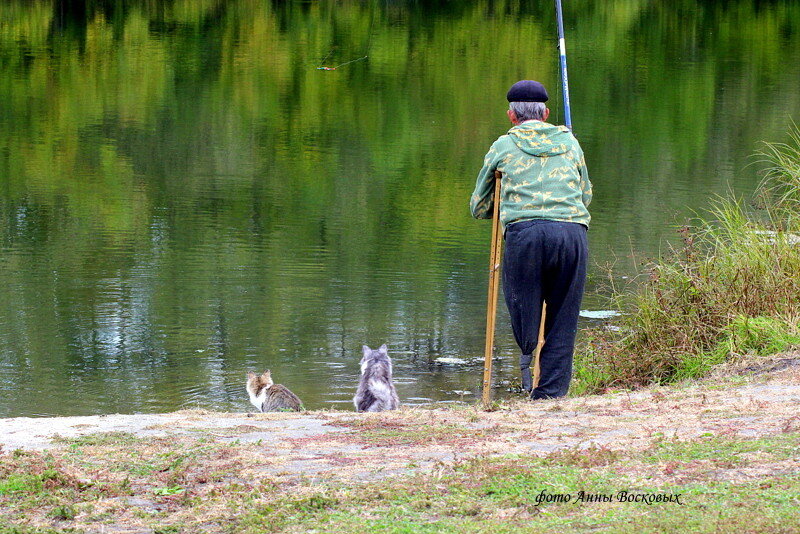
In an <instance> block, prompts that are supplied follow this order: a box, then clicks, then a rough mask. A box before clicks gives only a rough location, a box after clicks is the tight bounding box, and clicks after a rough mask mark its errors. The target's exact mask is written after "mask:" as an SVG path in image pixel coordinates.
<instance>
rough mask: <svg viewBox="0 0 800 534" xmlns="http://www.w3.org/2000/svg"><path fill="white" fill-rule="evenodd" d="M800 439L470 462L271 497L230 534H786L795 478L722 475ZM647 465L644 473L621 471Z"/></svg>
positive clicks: (794, 506)
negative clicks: (310, 533) (657, 476)
mask: <svg viewBox="0 0 800 534" xmlns="http://www.w3.org/2000/svg"><path fill="white" fill-rule="evenodd" d="M797 443H798V436H797V435H796V434H794V435H787V436H778V437H776V438H764V439H759V440H749V441H748V440H741V439H725V438H714V439H707V440H701V442H699V443H688V442H664V443H660V444H658V445H657V446H655V447H654V448H653V449H651V450H647V451H645V452H643V453H632V454H622V453H617V454H616V455H608V454H602V453H601V456H602V461H600V462H598V463H597V464H596V465H594V466H591V467H587V465H579V464H581V462H573V463H570V462H569V461H567V462H566V463H565V462H564V460H565V459H566V460H569V455H566V456H565V455H564V454H563V453H557V454H554V455H551V456H550V457H546V458H535V457H528V456H515V457H505V458H482V459H475V460H470V461H465V462H462V463H460V464H458V465H457V466H456V467H455V468H454V469H452V471H451V472H449V473H448V474H447V475H445V476H443V477H432V476H430V475H418V476H414V477H409V478H403V479H400V480H392V481H387V482H382V483H375V484H369V485H364V486H348V487H341V486H338V487H334V486H328V487H325V488H321V489H320V490H319V491H318V492H317V493H315V494H314V495H312V496H311V497H306V498H304V499H299V500H297V499H282V500H278V501H273V502H271V503H270V504H269V505H266V506H261V507H258V506H257V507H254V508H253V509H252V510H251V511H250V512H249V513H248V514H247V515H246V517H244V518H242V520H241V522H240V523H239V524H238V525H237V531H241V532H258V531H259V530H260V529H263V528H265V527H266V526H267V525H269V526H271V527H273V528H275V529H276V530H279V531H290V532H301V531H304V530H305V529H309V530H310V529H314V528H320V525H325V526H324V527H322V530H321V531H323V532H379V531H380V532H383V531H389V532H413V533H417V532H419V533H422V532H516V531H519V529H524V530H526V531H558V532H584V531H586V530H590V529H591V530H594V529H600V530H602V531H609V532H642V531H645V532H656V531H681V532H719V531H733V530H738V531H742V532H791V531H793V530H794V529H797V528H800V519H799V518H798V511H800V501H798V495H799V494H798V491H799V490H800V477H798V475H796V474H791V475H783V476H764V477H763V478H762V479H759V480H756V481H746V482H730V481H724V480H719V479H718V472H719V470H720V469H726V468H738V467H739V466H740V465H741V463H740V462H739V461H738V460H735V459H736V458H737V455H740V454H743V453H747V452H759V453H761V454H762V456H763V457H764V458H763V459H764V460H765V461H767V460H777V459H783V458H788V457H793V456H792V455H796V454H797V449H798V446H797ZM593 455H594V456H597V451H595V452H594V453H593V454H592V453H590V454H589V456H593ZM575 458H577V455H575ZM731 458H733V459H734V460H729V461H726V462H722V461H721V460H722V459H731ZM642 465H644V466H646V469H644V470H642V469H641V468H640V469H638V470H637V471H634V472H633V473H629V472H628V471H629V470H631V469H635V468H636V466H642ZM684 465H685V466H689V467H688V468H687V469H689V468H690V470H691V473H690V475H688V476H681V477H676V478H675V479H674V480H671V481H666V482H655V483H653V482H648V478H649V475H650V474H652V473H662V472H664V471H665V470H666V469H675V470H677V471H679V472H680V471H681V470H682V466H684ZM542 491H544V492H545V493H546V494H551V495H552V494H561V495H569V496H570V502H555V503H541V504H538V505H537V496H539V495H540V494H541V493H542ZM621 491H626V492H628V493H629V494H646V495H672V496H675V495H678V494H679V495H680V497H678V499H679V501H680V504H678V503H676V502H657V503H653V504H649V505H648V504H644V503H637V502H619V497H618V496H619V494H620V492H621ZM580 492H583V495H584V496H585V495H587V494H591V495H594V496H597V495H604V496H606V497H607V501H608V502H589V501H587V500H586V499H585V498H584V500H582V501H581V500H578V496H579V495H581V493H580ZM673 498H674V497H673Z"/></svg>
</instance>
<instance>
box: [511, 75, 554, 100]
mask: <svg viewBox="0 0 800 534" xmlns="http://www.w3.org/2000/svg"><path fill="white" fill-rule="evenodd" d="M506 98H507V99H508V101H509V102H547V89H545V88H544V85H542V84H540V83H539V82H537V81H534V80H520V81H518V82H517V83H515V84H514V85H512V86H511V89H509V90H508V94H507V95H506Z"/></svg>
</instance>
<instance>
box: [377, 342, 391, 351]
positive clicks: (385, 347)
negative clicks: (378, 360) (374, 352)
mask: <svg viewBox="0 0 800 534" xmlns="http://www.w3.org/2000/svg"><path fill="white" fill-rule="evenodd" d="M378 350H379V351H380V352H382V353H384V354H389V347H387V346H386V343H384V344H383V345H381V348H379V349H378Z"/></svg>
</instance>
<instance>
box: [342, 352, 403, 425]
mask: <svg viewBox="0 0 800 534" xmlns="http://www.w3.org/2000/svg"><path fill="white" fill-rule="evenodd" d="M363 351H364V356H363V357H362V358H361V379H360V380H359V382H358V391H356V396H355V397H353V404H355V405H356V411H358V412H382V411H384V410H395V409H397V407H398V406H400V400H399V399H398V398H397V392H396V391H395V390H394V384H392V360H391V358H389V351H388V349H387V348H386V345H381V348H379V349H378V350H372V349H370V348H369V347H368V346H366V345H364V347H363Z"/></svg>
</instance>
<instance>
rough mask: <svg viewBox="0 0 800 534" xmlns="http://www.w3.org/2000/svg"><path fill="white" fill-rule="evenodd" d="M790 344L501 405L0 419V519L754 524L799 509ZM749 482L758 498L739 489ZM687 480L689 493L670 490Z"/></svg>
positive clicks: (338, 524) (118, 526) (23, 522)
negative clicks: (646, 383)
mask: <svg viewBox="0 0 800 534" xmlns="http://www.w3.org/2000/svg"><path fill="white" fill-rule="evenodd" d="M794 356H796V355H794ZM781 361H783V360H781ZM786 361H791V362H793V363H792V364H791V365H782V366H781V365H771V366H766V367H764V369H762V370H757V371H755V372H750V373H749V374H745V375H740V374H733V375H727V376H724V377H717V378H710V379H707V380H704V381H702V382H697V383H692V384H684V385H680V386H670V387H666V386H659V387H650V388H645V389H642V390H637V391H618V392H612V393H607V394H604V395H592V396H586V397H573V398H566V399H559V400H552V401H538V402H526V401H511V402H501V403H498V405H497V408H496V409H495V411H491V412H486V411H483V410H481V409H480V408H479V407H477V406H448V407H437V408H417V407H405V408H401V409H399V410H396V411H392V412H381V413H372V414H357V413H355V412H337V411H315V412H305V413H268V414H246V413H241V414H231V413H218V412H209V411H202V410H188V411H179V412H173V413H168V414H152V415H136V414H134V415H120V414H115V415H99V416H79V417H59V418H24V417H23V418H10V419H0V427H2V428H3V429H4V430H5V431H4V432H3V433H2V434H0V445H2V447H0V510H2V511H3V519H0V533H3V534H6V533H11V532H14V533H17V532H22V533H25V534H28V533H31V534H33V533H36V534H39V533H45V532H46V533H48V534H52V533H61V532H64V533H66V532H74V531H78V532H98V533H99V532H103V533H110V532H114V533H117V534H126V533H127V534H144V533H147V534H159V533H165V532H187V533H194V532H198V533H199V532H236V533H239V532H253V533H255V532H263V531H264V529H269V530H270V531H275V532H305V531H309V530H318V529H319V527H320V525H322V524H323V523H324V524H327V526H326V527H325V529H323V530H325V531H334V530H335V531H340V532H370V531H375V532H378V531H380V532H384V531H386V530H387V529H389V530H392V529H394V528H400V531H403V532H431V531H437V532H439V531H444V532H464V531H485V529H486V528H489V530H491V531H493V532H494V531H498V532H506V531H509V532H510V531H513V530H516V529H518V528H531V527H532V526H536V527H539V528H543V529H554V528H556V527H558V529H560V531H564V532H573V531H574V532H580V531H584V526H585V525H587V524H594V522H596V521H599V525H601V526H603V525H605V527H606V528H612V530H613V528H614V525H616V526H617V527H619V528H620V529H622V530H624V528H622V527H625V528H628V527H630V526H631V525H632V524H636V525H638V526H641V528H645V530H646V529H647V528H655V529H656V530H662V531H663V530H664V529H667V530H670V529H672V528H673V527H676V528H677V527H678V526H680V524H681V522H684V523H685V522H686V521H690V520H696V519H697V518H698V517H702V515H703V514H706V513H709V512H708V510H710V509H715V510H716V509H717V508H719V509H720V510H723V512H720V513H724V514H733V515H734V516H735V517H737V518H740V519H741V521H742V523H741V524H742V525H743V526H746V525H750V524H751V523H750V522H751V521H753V517H754V514H756V515H755V517H762V518H765V519H764V520H767V519H769V520H770V521H772V520H773V518H772V515H771V514H776V513H777V514H780V517H781V519H780V521H781V523H780V524H781V525H784V526H786V525H787V524H795V523H797V526H798V527H800V514H799V513H798V512H800V504H798V503H797V502H796V495H797V493H796V491H795V490H797V489H800V477H798V476H797V473H798V472H800V455H798V454H797V451H798V449H797V443H798V440H800V417H798V416H797V403H798V399H800V365H796V362H797V361H798V359H797V358H790V359H788V360H786ZM514 481H520V482H519V484H521V485H520V486H517V485H515V484H517V482H514ZM521 481H524V483H523V482H521ZM509 484H511V485H512V486H513V487H511V486H508V485H509ZM698 487H701V488H706V489H702V490H698V489H697V488H698ZM504 488H505V489H504ZM769 488H773V489H769ZM778 490H780V495H778V496H777V497H776V496H774V495H772V494H771V493H770V492H773V493H774V492H775V491H778ZM542 491H544V492H545V494H546V495H554V494H559V495H567V496H572V497H576V496H580V495H584V496H585V495H588V494H590V493H591V494H597V495H605V496H608V495H618V494H619V492H629V493H631V494H636V495H644V496H645V497H642V498H643V499H649V500H654V499H661V500H663V502H661V501H658V503H656V504H652V503H651V504H652V506H650V505H648V508H647V513H646V514H644V515H642V513H640V512H641V511H643V509H642V508H641V507H640V505H638V504H637V505H634V504H635V503H626V502H617V503H616V504H613V505H609V504H603V503H588V502H581V505H580V506H576V505H575V503H574V502H573V503H572V504H566V503H559V502H550V501H548V502H542V503H537V502H536V498H537V495H542V493H541V492H542ZM580 492H583V493H580ZM741 492H748V493H749V494H750V498H749V499H750V500H749V501H748V502H749V503H750V504H749V505H748V506H750V507H749V508H748V506H739V507H731V506H730V502H731V499H733V498H734V497H736V496H737V495H740V494H741ZM765 492H766V493H765ZM787 492H788V493H787ZM677 494H681V495H682V497H681V498H680V504H675V502H676V501H674V500H673V501H669V499H668V498H669V496H670V495H677ZM784 494H785V495H786V497H785V499H784ZM648 495H650V496H652V497H647V496H648ZM659 495H661V496H662V497H658V496H659ZM760 495H763V496H764V498H765V499H768V500H769V502H771V507H762V506H761V504H760V502H759V496H760ZM770 495H772V496H770ZM570 498H571V497H570ZM736 498H738V497H736ZM453 499H455V500H456V501H457V502H451V503H450V504H447V505H446V506H445V505H443V504H441V505H439V504H435V503H437V502H442V503H443V502H450V501H451V500H453ZM498 499H500V501H498ZM775 499H779V500H780V499H784V500H780V503H781V504H780V506H778V507H775V506H774V502H775ZM654 502H655V501H654ZM425 503H428V504H425ZM540 505H541V506H542V507H543V508H539V506H540ZM442 506H445V507H444V508H442ZM603 506H606V507H608V506H613V508H612V511H613V514H612V515H613V516H614V517H616V518H617V519H614V518H613V517H611V516H609V513H611V512H609V511H608V510H607V509H606V508H603ZM543 510H545V511H547V510H550V512H546V513H543V512H542V511H543ZM715 513H716V512H715ZM376 514H377V515H376ZM687 514H688V515H687ZM759 514H760V515H759ZM787 517H788V518H790V519H786V518H787ZM565 518H572V520H574V523H569V522H568V521H567V522H566V523H565V521H566V519H565ZM791 518H794V519H791ZM738 520H739V519H737V521H738ZM409 521H411V523H408V522H409ZM776 521H777V520H776ZM786 521H790V523H786ZM791 521H794V523H791ZM675 522H677V523H675ZM708 524H709V525H712V526H713V522H712V523H708ZM737 524H738V523H737ZM770 524H772V523H770ZM776 524H777V523H776ZM402 525H406V526H408V528H406V529H405V530H403V529H402V528H401V527H402ZM409 525H410V526H409ZM564 525H568V526H569V528H565V526H564ZM14 529H16V530H14ZM26 529H27V530H26ZM42 529H44V530H42ZM69 529H74V530H69ZM745 530H747V529H745ZM687 531H702V532H704V531H711V530H709V529H706V530H703V529H702V528H699V530H697V529H696V530H687ZM761 531H771V529H769V528H766V529H765V530H761ZM779 531H780V530H779Z"/></svg>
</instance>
